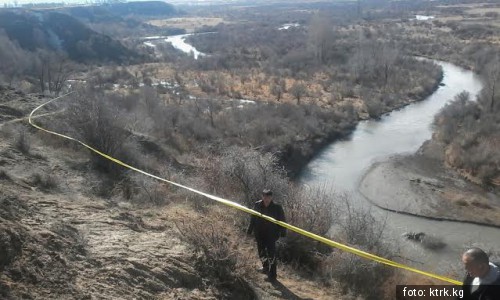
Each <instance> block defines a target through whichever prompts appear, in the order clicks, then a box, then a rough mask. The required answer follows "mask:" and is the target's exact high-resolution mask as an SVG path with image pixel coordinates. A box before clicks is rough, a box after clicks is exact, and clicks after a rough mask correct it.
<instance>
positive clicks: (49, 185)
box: [32, 173, 60, 191]
mask: <svg viewBox="0 0 500 300" xmlns="http://www.w3.org/2000/svg"><path fill="white" fill-rule="evenodd" d="M32 183H33V184H34V185H36V186H38V187H40V188H41V189H42V190H44V191H53V190H56V189H57V188H58V187H59V185H60V183H59V179H58V178H57V177H56V176H55V175H52V174H49V173H35V174H33V179H32Z"/></svg>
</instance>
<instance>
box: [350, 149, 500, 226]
mask: <svg viewBox="0 0 500 300" xmlns="http://www.w3.org/2000/svg"><path fill="white" fill-rule="evenodd" d="M359 191H360V193H361V194H362V195H364V196H365V197H366V198H367V199H368V200H369V201H370V202H372V203H373V204H375V205H377V206H379V207H381V208H383V209H387V210H391V211H397V212H401V213H406V214H412V215H418V216H422V217H427V218H434V219H442V220H455V221H465V222H471V223H477V224H485V225H493V226H497V227H500V198H499V197H498V196H495V195H493V194H491V193H487V192H486V191H484V190H483V189H482V188H480V187H478V186H477V185H474V184H472V183H469V182H467V181H465V180H463V179H461V178H460V177H459V176H458V175H457V174H456V173H454V172H453V171H452V170H449V169H446V168H445V167H444V166H443V165H442V163H441V162H440V161H439V160H436V159H433V158H428V157H426V156H424V155H421V154H415V155H410V156H395V157H392V158H390V159H389V160H386V161H383V162H378V163H376V164H374V165H373V166H372V167H371V168H370V169H369V170H368V171H367V173H366V174H365V175H364V176H363V178H362V180H361V181H360V184H359Z"/></svg>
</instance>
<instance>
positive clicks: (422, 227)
mask: <svg viewBox="0 0 500 300" xmlns="http://www.w3.org/2000/svg"><path fill="white" fill-rule="evenodd" d="M186 36H187V35H178V36H169V37H166V38H167V39H165V41H167V42H171V43H172V45H173V46H174V47H175V48H177V49H179V50H181V51H183V52H185V53H194V58H197V57H198V55H200V52H198V51H197V50H196V49H195V48H194V47H193V46H191V45H189V44H187V43H185V41H184V39H185V37H186ZM186 45H187V46H186ZM201 55H203V54H201ZM437 63H438V64H439V65H441V67H442V68H443V72H444V74H443V81H442V83H443V85H442V86H440V87H439V88H438V89H437V90H436V91H435V92H434V93H433V94H432V95H430V96H429V97H428V98H427V99H425V100H424V101H421V102H417V103H414V104H411V105H408V106H406V107H404V108H403V109H401V110H398V111H394V112H392V113H390V114H387V115H385V116H383V117H382V118H381V119H380V120H367V121H362V122H360V123H359V124H358V126H357V128H356V130H355V131H354V132H353V133H352V135H351V136H350V137H349V138H348V139H345V140H342V141H337V142H335V143H333V144H331V145H330V146H328V147H326V148H325V149H324V150H323V151H322V152H321V153H319V154H318V155H317V156H316V158H314V159H313V160H312V161H311V162H310V163H309V164H308V165H307V166H306V168H305V169H304V171H303V172H302V174H301V176H300V181H301V182H302V183H304V184H307V185H325V184H327V185H332V186H333V187H334V188H335V190H336V191H337V192H349V193H351V195H352V205H353V206H356V207H359V208H363V209H369V210H370V211H371V212H372V213H373V214H374V215H375V216H376V217H377V218H380V219H381V220H384V221H385V222H386V226H387V227H386V230H387V235H388V236H389V237H390V238H391V239H393V240H395V241H396V243H397V244H398V246H399V247H400V250H401V253H402V255H403V256H405V257H407V258H409V259H411V261H416V262H420V263H417V264H414V265H415V266H416V267H419V268H423V269H426V270H428V271H433V272H436V273H446V272H448V271H450V266H454V267H452V268H451V269H455V270H456V268H458V267H459V265H460V256H461V253H462V251H463V250H464V248H466V247H469V246H472V245H473V246H478V247H481V248H483V249H485V250H490V249H494V250H499V249H500V229H496V228H491V227H487V226H480V225H473V224H465V223H458V222H448V221H432V220H428V219H423V218H418V217H412V216H408V215H401V214H397V213H392V212H387V211H385V210H382V209H380V208H378V207H376V206H373V205H372V204H370V202H368V201H367V200H366V199H364V198H363V196H362V195H361V194H360V193H359V192H358V191H357V188H358V185H359V182H360V180H361V178H362V177H363V175H364V174H365V172H366V171H367V170H368V169H369V168H370V167H371V166H372V164H373V163H375V162H377V161H381V160H385V159H388V158H389V157H390V156H392V155H395V154H411V153H414V152H415V151H417V149H418V148H419V147H420V146H421V145H422V143H423V142H424V141H426V140H428V139H430V138H431V134H432V131H431V124H432V121H433V119H434V115H435V114H436V113H437V112H439V110H440V109H441V108H442V107H444V106H445V105H446V103H447V102H448V101H450V100H452V99H453V98H454V96H455V95H457V94H458V93H460V92H461V91H464V90H466V91H468V92H469V93H470V94H471V95H473V96H475V95H477V94H478V92H479V91H480V90H481V88H482V84H481V82H480V80H479V78H478V77H477V76H476V75H475V74H474V73H473V72H471V71H468V70H464V69H462V68H460V67H457V66H455V65H453V64H450V63H446V62H437ZM409 231H413V232H425V233H426V234H431V235H433V236H435V237H437V238H439V239H442V240H443V241H444V242H445V243H446V244H447V247H446V248H444V249H442V250H441V251H432V252H431V251H429V250H425V249H424V248H423V247H422V246H421V245H419V244H417V243H414V242H412V241H408V240H405V239H404V238H403V237H402V234H403V233H405V232H409Z"/></svg>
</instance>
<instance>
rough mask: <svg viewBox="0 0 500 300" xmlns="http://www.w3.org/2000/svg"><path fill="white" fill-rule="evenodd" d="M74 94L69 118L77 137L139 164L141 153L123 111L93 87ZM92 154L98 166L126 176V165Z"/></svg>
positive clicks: (122, 159)
mask: <svg viewBox="0 0 500 300" xmlns="http://www.w3.org/2000/svg"><path fill="white" fill-rule="evenodd" d="M74 95H75V96H74V98H73V99H72V101H71V103H70V105H69V107H68V117H67V120H66V124H67V126H68V128H70V130H72V131H73V134H74V136H76V137H77V138H79V139H80V140H82V141H84V142H85V143H87V144H88V145H90V146H92V147H94V148H95V149H97V150H99V151H101V152H104V153H106V154H108V155H110V156H112V157H115V158H117V159H119V160H121V161H123V162H125V163H128V164H130V165H134V166H139V162H140V159H139V157H138V156H139V152H138V150H137V148H136V145H135V144H134V143H132V141H131V140H130V136H131V133H129V132H128V131H127V130H125V129H124V128H125V126H124V124H125V121H124V120H123V113H122V112H121V111H120V110H119V109H118V108H116V107H110V104H109V103H108V102H107V101H106V99H107V98H105V97H104V95H102V94H100V93H99V92H97V91H93V90H90V89H89V90H85V91H80V93H77V94H74ZM91 157H92V162H93V164H94V166H95V168H96V169H99V170H102V171H104V172H107V173H109V174H110V175H111V176H112V177H115V178H116V177H119V176H120V175H122V171H123V167H121V166H119V165H117V164H115V163H114V162H112V161H110V160H108V159H105V158H104V157H102V156H100V155H98V154H96V153H93V152H92V153H91Z"/></svg>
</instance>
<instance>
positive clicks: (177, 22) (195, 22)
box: [147, 17, 229, 32]
mask: <svg viewBox="0 0 500 300" xmlns="http://www.w3.org/2000/svg"><path fill="white" fill-rule="evenodd" d="M147 23H148V24H151V25H153V26H158V27H176V28H182V29H185V30H186V31H187V32H193V31H194V30H195V29H197V28H201V27H203V26H215V25H217V24H220V23H229V22H227V21H224V19H222V18H202V17H193V18H170V19H159V20H151V21H149V22H147Z"/></svg>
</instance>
